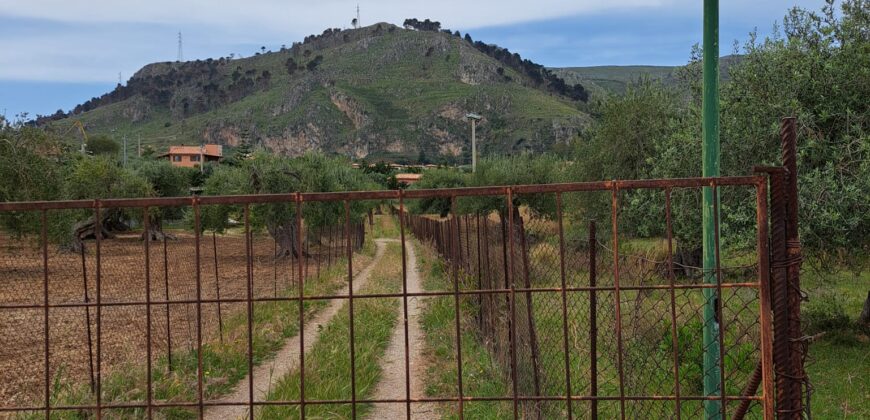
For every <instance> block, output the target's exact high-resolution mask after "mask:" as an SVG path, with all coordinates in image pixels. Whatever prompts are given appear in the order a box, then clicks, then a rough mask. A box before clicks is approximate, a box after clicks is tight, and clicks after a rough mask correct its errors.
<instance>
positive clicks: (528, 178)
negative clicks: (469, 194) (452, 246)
mask: <svg viewBox="0 0 870 420" xmlns="http://www.w3.org/2000/svg"><path fill="white" fill-rule="evenodd" d="M562 167H563V162H562V161H561V160H559V159H558V158H556V157H555V156H553V155H547V154H544V155H536V154H531V153H523V154H519V155H512V156H503V157H496V158H485V159H482V160H481V161H480V162H478V165H477V172H475V173H473V174H471V175H470V176H469V181H468V185H469V186H472V187H475V186H487V185H528V184H549V183H552V182H554V181H556V180H558V179H560V177H561V170H562ZM462 204H463V205H462V208H461V209H460V211H463V212H476V211H479V212H483V213H487V212H490V211H502V212H503V211H505V210H506V209H505V199H504V197H475V198H469V199H465V200H462ZM512 204H513V205H514V207H515V208H519V207H520V206H525V207H526V208H527V209H528V210H529V211H530V212H531V214H532V216H538V217H553V216H555V214H556V201H555V198H554V196H553V194H524V195H514V196H513V203H512Z"/></svg>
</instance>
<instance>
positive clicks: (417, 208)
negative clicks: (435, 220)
mask: <svg viewBox="0 0 870 420" xmlns="http://www.w3.org/2000/svg"><path fill="white" fill-rule="evenodd" d="M467 179H468V177H467V176H466V175H465V174H464V173H462V172H461V171H459V170H457V169H451V168H437V169H430V170H428V171H425V172H424V173H423V178H421V179H420V181H417V182H416V183H414V185H412V186H411V188H410V189H412V190H428V189H438V188H461V187H464V186H466V183H467V182H468V181H467ZM409 209H410V211H411V212H412V213H417V214H424V213H429V214H438V215H440V216H442V217H444V216H447V214H448V213H450V199H447V198H434V197H429V198H421V199H418V200H414V201H412V202H411V203H410V206H409Z"/></svg>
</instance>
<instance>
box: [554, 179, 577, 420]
mask: <svg viewBox="0 0 870 420" xmlns="http://www.w3.org/2000/svg"><path fill="white" fill-rule="evenodd" d="M556 219H557V221H558V228H559V276H560V277H561V280H562V343H563V348H562V351H563V352H564V353H565V404H566V408H567V409H568V420H571V419H572V418H573V417H574V411H573V409H572V408H571V353H570V350H569V347H568V295H567V292H566V291H565V288H567V287H568V282H567V280H566V278H565V234H564V228H563V227H562V193H560V192H557V193H556Z"/></svg>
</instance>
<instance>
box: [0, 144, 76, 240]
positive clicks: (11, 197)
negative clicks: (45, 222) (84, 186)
mask: <svg viewBox="0 0 870 420" xmlns="http://www.w3.org/2000/svg"><path fill="white" fill-rule="evenodd" d="M67 159H68V156H67V155H66V148H65V147H64V146H63V144H62V143H61V142H60V141H59V139H57V138H55V137H53V136H51V135H50V134H48V133H46V132H45V131H43V130H39V129H35V128H31V127H22V128H21V129H13V128H10V127H0V201H31V200H56V199H59V198H61V193H62V191H61V186H62V185H63V179H64V177H63V165H64V163H65V162H66V160H67ZM0 223H2V225H3V227H4V228H5V229H6V230H8V231H10V232H12V233H14V234H16V235H23V234H27V233H37V232H38V231H39V228H40V225H39V214H38V213H37V212H24V213H22V212H11V213H10V212H3V213H0Z"/></svg>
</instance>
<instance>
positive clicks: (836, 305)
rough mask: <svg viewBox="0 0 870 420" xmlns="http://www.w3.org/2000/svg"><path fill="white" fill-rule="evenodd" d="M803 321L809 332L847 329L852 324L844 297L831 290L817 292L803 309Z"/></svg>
mask: <svg viewBox="0 0 870 420" xmlns="http://www.w3.org/2000/svg"><path fill="white" fill-rule="evenodd" d="M801 321H802V323H803V325H804V327H805V328H806V331H807V333H809V334H816V333H820V332H833V331H840V330H847V329H849V328H851V326H852V321H851V319H849V316H848V315H847V314H846V309H845V307H844V305H843V299H842V297H840V296H839V295H837V294H835V293H831V292H820V293H816V294H815V295H814V296H813V297H812V298H811V299H810V300H809V301H808V302H807V303H806V304H805V305H804V307H803V308H802V309H801Z"/></svg>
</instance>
